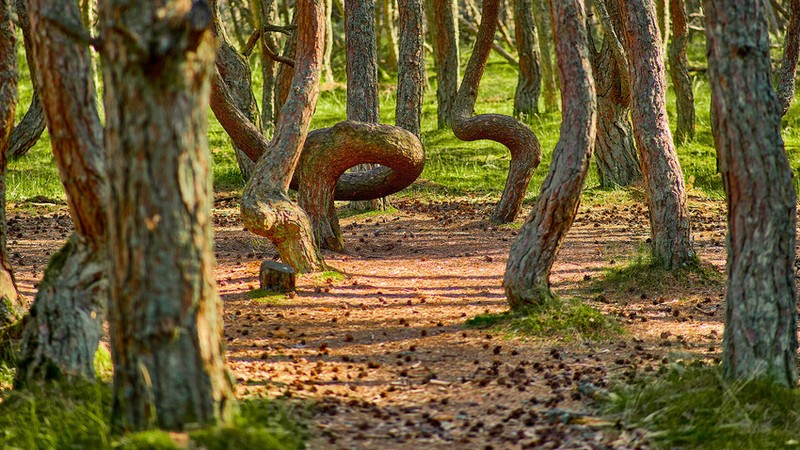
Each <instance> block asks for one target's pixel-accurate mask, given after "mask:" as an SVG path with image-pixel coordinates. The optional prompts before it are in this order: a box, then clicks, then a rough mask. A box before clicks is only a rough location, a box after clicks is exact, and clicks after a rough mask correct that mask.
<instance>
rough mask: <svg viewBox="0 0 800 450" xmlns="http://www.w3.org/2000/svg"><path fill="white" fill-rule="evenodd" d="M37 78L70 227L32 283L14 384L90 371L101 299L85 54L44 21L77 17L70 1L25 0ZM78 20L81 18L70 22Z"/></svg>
mask: <svg viewBox="0 0 800 450" xmlns="http://www.w3.org/2000/svg"><path fill="white" fill-rule="evenodd" d="M27 6H28V11H30V18H31V43H32V46H33V49H34V52H33V54H34V55H35V56H36V66H37V67H38V68H39V70H38V71H37V78H38V79H37V84H38V85H39V86H40V91H39V92H40V95H41V96H42V103H43V105H44V114H45V116H46V119H47V126H48V127H49V128H50V144H51V146H52V148H53V155H54V156H55V159H56V165H57V166H58V169H59V175H60V176H61V182H62V183H63V185H64V190H65V191H66V193H67V203H68V204H69V208H70V215H71V216H72V222H73V224H74V225H75V233H74V234H73V236H72V237H71V238H70V239H69V241H68V242H67V244H66V245H65V246H64V247H63V248H62V249H61V250H60V251H59V252H58V253H56V254H55V255H53V257H52V258H51V259H50V262H49V264H48V266H47V269H46V270H45V273H44V277H43V278H42V281H41V282H40V283H39V289H38V292H37V294H36V299H35V300H34V302H33V306H32V307H31V311H30V315H29V321H28V323H27V325H26V327H25V331H24V333H23V341H22V349H21V352H20V358H19V365H18V368H17V374H16V380H15V384H17V385H24V384H28V383H31V382H36V381H42V380H47V379H70V378H85V379H93V378H94V354H95V351H96V350H97V345H98V343H99V342H100V337H101V336H102V331H103V330H102V324H103V320H104V318H105V310H106V303H107V300H108V295H109V294H108V273H107V267H108V262H107V253H106V229H107V219H106V212H107V210H106V208H107V203H108V202H107V199H108V178H107V173H106V165H105V155H104V151H103V135H102V134H103V129H102V124H101V122H100V116H99V114H98V111H97V102H96V94H95V90H94V79H93V75H92V60H91V55H90V53H89V48H88V46H87V45H86V44H83V43H80V42H77V41H76V40H75V39H74V37H73V36H72V35H70V34H67V33H65V32H63V31H62V30H61V29H60V28H59V27H57V26H54V25H53V24H52V20H53V19H52V18H53V17H58V18H61V19H62V20H64V21H65V22H66V23H72V24H82V22H81V11H80V9H79V8H78V2H74V1H72V0H59V1H57V2H53V1H45V0H28V4H27ZM78 26H81V25H78Z"/></svg>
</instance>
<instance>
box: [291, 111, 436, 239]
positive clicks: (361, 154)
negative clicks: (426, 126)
mask: <svg viewBox="0 0 800 450" xmlns="http://www.w3.org/2000/svg"><path fill="white" fill-rule="evenodd" d="M424 162H425V154H424V151H423V149H422V143H421V142H420V141H419V139H418V138H417V137H416V136H414V134H412V133H411V132H409V131H406V130H404V129H402V128H399V127H395V126H391V125H379V124H368V123H362V122H351V121H347V122H340V123H338V124H336V125H334V126H333V127H331V128H324V129H321V130H315V131H313V132H311V133H309V135H308V138H307V139H306V145H305V148H304V149H303V156H302V159H301V161H300V165H299V167H298V171H297V172H298V173H297V180H298V190H297V192H298V203H299V204H300V207H301V208H303V209H304V210H305V211H306V212H307V213H308V215H309V218H310V219H311V223H312V226H313V228H314V234H315V235H316V238H317V242H319V243H320V245H321V246H322V247H324V248H329V249H331V250H334V251H337V252H343V251H344V240H343V239H342V233H341V230H340V229H339V219H338V218H337V217H336V209H335V207H334V203H333V202H334V197H335V193H334V190H335V188H337V185H336V181H337V180H338V179H339V178H340V177H341V176H342V175H343V174H345V171H346V170H347V169H349V168H351V167H353V166H355V165H357V164H363V163H372V164H380V165H381V166H382V167H379V168H377V169H373V170H371V171H369V172H352V173H348V174H346V175H347V176H348V180H347V183H346V185H347V186H348V187H349V188H350V190H349V191H347V190H345V191H344V192H340V193H339V196H340V197H344V196H351V197H357V198H351V200H355V199H357V200H369V199H374V198H381V197H384V196H386V195H391V194H394V193H395V192H399V191H401V190H403V189H405V188H406V187H407V186H409V185H410V184H411V183H413V182H414V180H416V179H417V177H419V175H420V174H421V173H422V168H423V166H424ZM353 187H357V188H356V189H353ZM336 190H337V191H338V189H336Z"/></svg>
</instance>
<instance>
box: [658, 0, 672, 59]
mask: <svg viewBox="0 0 800 450" xmlns="http://www.w3.org/2000/svg"><path fill="white" fill-rule="evenodd" d="M669 1H671V0H656V1H655V3H656V20H657V21H658V34H659V36H660V37H661V40H660V41H659V42H660V43H661V46H660V47H659V48H660V49H661V58H662V59H663V58H664V57H665V56H666V54H667V42H668V41H669V13H668V11H669V5H668V4H667V2H669Z"/></svg>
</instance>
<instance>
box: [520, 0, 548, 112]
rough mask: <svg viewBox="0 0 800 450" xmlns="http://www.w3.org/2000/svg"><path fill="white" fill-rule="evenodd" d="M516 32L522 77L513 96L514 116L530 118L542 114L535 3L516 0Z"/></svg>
mask: <svg viewBox="0 0 800 450" xmlns="http://www.w3.org/2000/svg"><path fill="white" fill-rule="evenodd" d="M514 24H515V25H514V32H515V35H516V39H517V53H519V78H518V81H517V90H516V93H515V94H514V117H516V118H518V119H519V118H527V117H531V116H533V115H534V114H538V113H539V93H540V91H541V87H542V70H541V66H540V64H539V59H540V58H539V42H538V39H537V38H536V24H535V22H534V20H533V0H514Z"/></svg>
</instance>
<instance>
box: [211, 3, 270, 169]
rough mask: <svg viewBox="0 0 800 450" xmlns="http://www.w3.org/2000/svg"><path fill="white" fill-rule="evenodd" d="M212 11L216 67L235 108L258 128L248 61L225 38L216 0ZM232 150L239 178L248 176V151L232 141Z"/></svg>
mask: <svg viewBox="0 0 800 450" xmlns="http://www.w3.org/2000/svg"><path fill="white" fill-rule="evenodd" d="M209 3H210V4H211V11H212V12H213V14H214V35H215V36H216V37H217V40H218V41H219V43H220V47H219V50H217V68H218V69H219V73H220V75H221V76H222V79H223V80H224V81H225V84H226V85H227V86H228V90H229V91H230V93H231V96H232V97H233V99H234V102H235V104H236V107H237V108H239V110H240V111H242V112H243V113H244V115H245V117H247V119H248V120H250V122H252V123H253V125H255V126H256V128H258V129H259V130H261V129H262V128H261V116H260V115H259V113H258V103H256V97H255V95H254V94H253V86H252V77H251V74H250V64H249V63H248V61H247V60H246V59H245V58H244V57H243V56H242V55H241V54H239V52H238V51H237V50H236V49H235V48H233V46H232V45H231V44H230V42H229V41H228V36H227V33H226V32H225V26H224V25H223V24H222V19H221V18H220V15H219V10H218V5H217V1H216V0H211V1H210V2H209ZM233 151H234V152H235V154H236V161H237V162H238V163H239V170H240V171H241V172H242V177H243V178H244V179H245V181H246V180H249V179H250V176H251V175H252V173H253V167H254V166H255V163H254V162H253V161H251V160H250V158H248V157H247V154H246V153H245V152H244V151H242V149H240V148H238V147H237V146H236V144H235V143H234V144H233Z"/></svg>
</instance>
